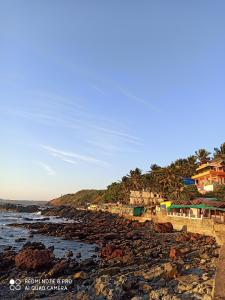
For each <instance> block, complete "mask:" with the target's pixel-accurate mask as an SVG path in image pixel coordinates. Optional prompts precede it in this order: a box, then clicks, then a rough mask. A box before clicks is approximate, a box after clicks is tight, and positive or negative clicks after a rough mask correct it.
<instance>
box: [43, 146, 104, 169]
mask: <svg viewBox="0 0 225 300" xmlns="http://www.w3.org/2000/svg"><path fill="white" fill-rule="evenodd" d="M40 146H41V148H42V149H44V150H47V151H48V152H49V153H50V154H51V155H53V156H55V157H58V158H60V159H63V160H64V161H67V162H69V161H70V163H71V162H74V163H75V161H74V160H71V158H75V159H76V160H77V161H83V162H88V163H94V164H98V165H102V166H108V165H109V164H108V163H107V162H105V161H102V160H100V159H97V158H95V157H92V156H87V155H82V154H78V153H75V152H67V151H64V150H59V149H56V148H54V147H51V146H47V145H40Z"/></svg>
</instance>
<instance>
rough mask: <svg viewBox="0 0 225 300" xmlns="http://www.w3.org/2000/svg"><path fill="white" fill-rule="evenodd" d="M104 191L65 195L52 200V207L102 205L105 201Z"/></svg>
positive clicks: (83, 191) (84, 191) (82, 191)
mask: <svg viewBox="0 0 225 300" xmlns="http://www.w3.org/2000/svg"><path fill="white" fill-rule="evenodd" d="M104 194H105V191H104V190H81V191H79V192H77V193H75V194H67V195H63V196H61V197H59V198H56V199H53V200H51V201H50V202H49V203H48V204H50V205H69V206H74V207H81V206H83V207H84V206H87V205H88V204H89V203H92V204H93V203H100V202H102V201H103V196H104Z"/></svg>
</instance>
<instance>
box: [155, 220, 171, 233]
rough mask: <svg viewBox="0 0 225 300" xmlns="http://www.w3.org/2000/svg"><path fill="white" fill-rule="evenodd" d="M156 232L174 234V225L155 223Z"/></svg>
mask: <svg viewBox="0 0 225 300" xmlns="http://www.w3.org/2000/svg"><path fill="white" fill-rule="evenodd" d="M154 230H155V231H156V232H158V233H167V232H168V233H169V232H173V225H172V224H171V223H170V222H167V223H155V224H154Z"/></svg>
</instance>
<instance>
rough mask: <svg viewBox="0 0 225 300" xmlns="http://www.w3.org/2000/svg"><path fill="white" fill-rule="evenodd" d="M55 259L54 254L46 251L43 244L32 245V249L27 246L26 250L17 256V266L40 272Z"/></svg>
mask: <svg viewBox="0 0 225 300" xmlns="http://www.w3.org/2000/svg"><path fill="white" fill-rule="evenodd" d="M40 248H41V249H40ZM53 257H54V256H53V253H52V252H51V251H50V250H48V249H46V248H45V246H44V245H43V244H41V243H33V244H32V243H31V244H30V247H29V246H27V245H26V246H25V248H23V249H22V250H21V251H20V252H19V253H18V254H17V255H16V257H15V264H16V266H17V267H18V268H21V269H26V270H38V269H40V268H43V267H46V266H48V265H49V264H50V263H51V261H52V259H53Z"/></svg>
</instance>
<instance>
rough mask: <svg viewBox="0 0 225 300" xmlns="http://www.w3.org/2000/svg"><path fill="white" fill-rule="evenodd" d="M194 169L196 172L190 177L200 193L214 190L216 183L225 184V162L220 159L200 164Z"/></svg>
mask: <svg viewBox="0 0 225 300" xmlns="http://www.w3.org/2000/svg"><path fill="white" fill-rule="evenodd" d="M196 171H197V174H196V175H194V176H192V179H194V180H195V184H196V186H197V188H198V191H199V192H200V193H202V194H205V193H207V192H212V191H214V189H215V186H217V185H220V184H224V185H225V162H224V160H222V159H215V160H211V161H209V162H207V163H205V164H202V165H200V166H199V167H198V168H197V169H196Z"/></svg>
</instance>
